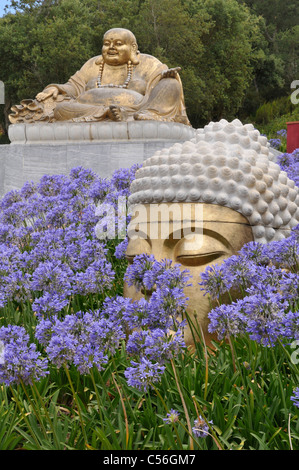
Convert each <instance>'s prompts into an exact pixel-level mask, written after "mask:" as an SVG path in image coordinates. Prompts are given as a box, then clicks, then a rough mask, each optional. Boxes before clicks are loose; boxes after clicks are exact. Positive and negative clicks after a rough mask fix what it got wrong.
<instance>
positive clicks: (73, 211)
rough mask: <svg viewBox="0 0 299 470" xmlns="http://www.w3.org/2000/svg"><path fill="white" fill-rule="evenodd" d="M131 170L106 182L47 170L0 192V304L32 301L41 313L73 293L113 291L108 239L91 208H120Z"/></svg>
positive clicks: (80, 172) (83, 173)
mask: <svg viewBox="0 0 299 470" xmlns="http://www.w3.org/2000/svg"><path fill="white" fill-rule="evenodd" d="M135 170H136V167H132V168H131V169H128V170H118V171H116V172H115V174H114V175H113V177H112V178H111V180H110V181H109V180H107V179H102V178H100V177H98V176H97V175H96V174H95V173H93V172H92V171H91V170H86V169H84V168H82V167H77V168H74V169H72V170H71V172H70V174H69V176H65V175H53V176H48V175H45V176H43V177H42V178H41V180H40V181H39V183H37V184H33V183H26V184H25V185H24V186H23V188H22V189H21V190H19V191H10V192H9V193H7V194H6V195H5V196H4V198H3V199H2V200H1V202H0V252H1V255H0V266H1V268H0V275H1V280H0V307H1V306H2V307H3V306H5V305H6V304H7V302H8V301H10V300H13V301H14V302H26V301H30V302H32V306H33V310H34V311H35V312H36V313H37V314H38V315H40V316H43V315H53V314H57V313H58V312H60V311H62V310H63V309H64V308H65V307H67V306H68V305H69V303H70V301H71V299H72V298H74V296H76V295H88V294H104V293H106V292H108V291H109V290H110V289H111V287H112V285H113V281H114V277H115V276H114V270H113V268H112V266H111V262H110V261H108V259H107V246H106V243H105V240H100V239H99V238H98V237H97V236H96V233H95V227H96V224H97V223H98V222H99V219H100V218H101V216H97V215H96V207H97V205H98V204H99V203H109V204H110V205H112V206H113V207H117V201H118V198H119V197H126V196H127V195H128V192H129V186H130V182H131V181H132V179H133V178H134V172H135ZM116 215H117V214H116ZM115 219H116V221H117V220H119V218H118V217H116V218H115ZM120 254H121V249H119V250H118V256H119V255H120Z"/></svg>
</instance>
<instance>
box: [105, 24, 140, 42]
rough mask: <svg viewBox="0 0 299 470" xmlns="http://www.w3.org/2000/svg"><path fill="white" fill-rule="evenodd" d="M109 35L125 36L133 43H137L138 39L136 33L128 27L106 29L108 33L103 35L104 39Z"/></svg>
mask: <svg viewBox="0 0 299 470" xmlns="http://www.w3.org/2000/svg"><path fill="white" fill-rule="evenodd" d="M108 35H114V36H115V35H117V36H119V35H121V36H123V37H126V39H127V40H128V41H129V42H131V44H133V43H135V44H136V45H137V40H136V37H135V35H134V34H133V33H132V31H130V30H129V29H126V28H111V29H108V31H106V33H105V34H104V36H103V40H104V39H105V37H106V36H108Z"/></svg>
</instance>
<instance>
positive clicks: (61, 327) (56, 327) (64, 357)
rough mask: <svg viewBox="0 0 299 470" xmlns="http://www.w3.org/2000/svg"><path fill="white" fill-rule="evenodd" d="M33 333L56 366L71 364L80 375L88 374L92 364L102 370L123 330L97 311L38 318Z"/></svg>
mask: <svg viewBox="0 0 299 470" xmlns="http://www.w3.org/2000/svg"><path fill="white" fill-rule="evenodd" d="M35 334H36V338H37V339H38V341H39V342H40V343H41V344H42V345H43V346H44V347H45V350H46V353H47V355H48V357H49V360H50V361H51V362H52V363H54V364H55V365H56V366H57V367H58V368H59V367H61V366H63V365H65V366H67V367H68V366H69V365H70V364H73V365H75V366H76V367H77V369H78V370H79V372H80V373H81V374H87V373H88V372H89V370H90V369H91V368H92V367H93V366H95V367H96V368H97V369H98V370H102V368H103V364H105V363H106V362H107V361H108V353H109V352H111V353H112V354H113V353H114V352H115V350H116V348H117V347H118V345H119V342H120V340H121V339H123V338H124V332H123V329H122V328H121V327H120V326H119V325H116V324H115V323H114V322H112V321H110V320H107V319H106V318H103V316H101V314H100V312H90V313H89V312H88V313H82V312H78V313H77V314H75V315H66V317H65V318H64V319H62V320H59V319H58V318H57V317H55V316H53V317H52V318H51V319H45V320H41V321H40V323H39V324H38V325H37V328H36V333H35Z"/></svg>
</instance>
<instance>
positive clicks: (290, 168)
mask: <svg viewBox="0 0 299 470" xmlns="http://www.w3.org/2000/svg"><path fill="white" fill-rule="evenodd" d="M277 163H278V164H279V166H280V167H281V169H282V170H284V171H285V172H286V173H287V175H288V177H289V178H290V179H292V180H293V181H295V184H296V186H298V185H299V149H296V150H294V151H293V152H292V153H282V154H281V155H278V157H277Z"/></svg>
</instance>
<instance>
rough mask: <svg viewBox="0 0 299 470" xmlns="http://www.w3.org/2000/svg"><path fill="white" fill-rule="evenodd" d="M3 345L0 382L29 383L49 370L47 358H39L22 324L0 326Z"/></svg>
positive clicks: (6, 383) (7, 383)
mask: <svg viewBox="0 0 299 470" xmlns="http://www.w3.org/2000/svg"><path fill="white" fill-rule="evenodd" d="M0 342H1V344H2V345H3V351H2V354H1V362H0V382H1V383H4V384H5V385H12V384H18V383H21V382H23V383H24V384H25V385H28V384H31V383H32V382H33V381H38V380H40V379H41V378H42V377H45V376H46V375H47V374H48V373H49V372H48V370H47V368H48V360H47V359H45V358H41V354H40V352H38V351H37V346H36V344H35V343H30V344H28V343H29V335H28V334H27V333H26V330H25V328H23V327H22V326H15V325H9V326H7V327H4V326H2V327H1V328H0Z"/></svg>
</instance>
